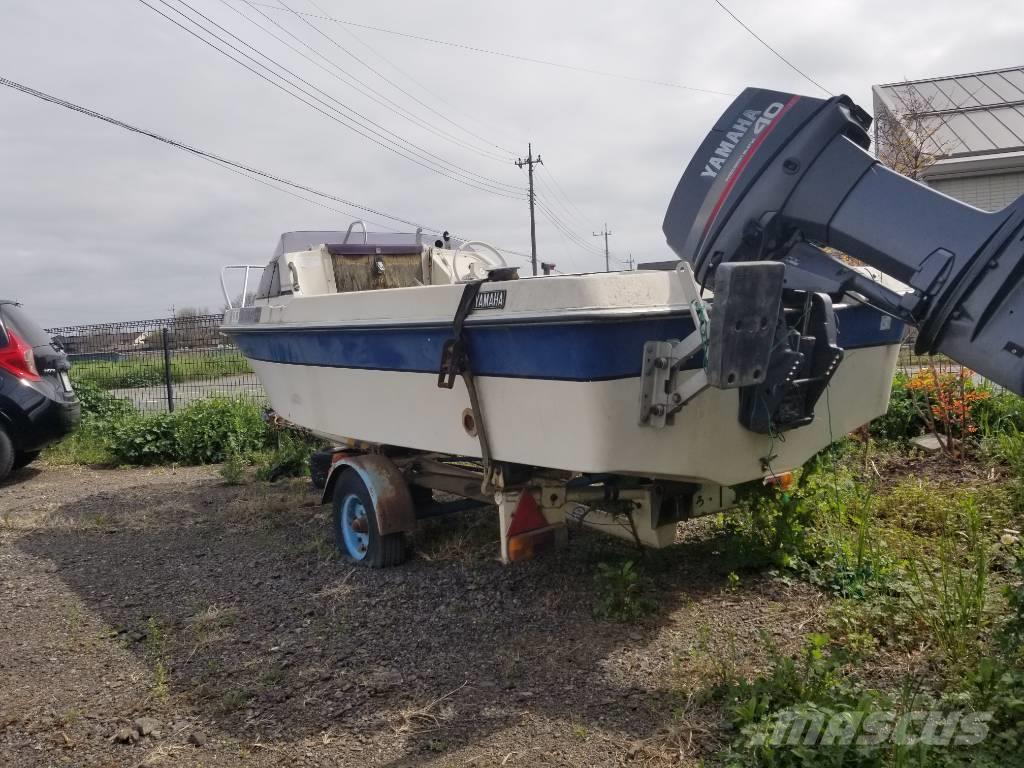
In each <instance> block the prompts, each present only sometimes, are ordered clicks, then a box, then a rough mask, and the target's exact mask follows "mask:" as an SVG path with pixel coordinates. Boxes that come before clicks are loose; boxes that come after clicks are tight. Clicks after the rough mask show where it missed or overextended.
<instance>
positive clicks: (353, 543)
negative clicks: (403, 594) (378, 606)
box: [334, 470, 406, 568]
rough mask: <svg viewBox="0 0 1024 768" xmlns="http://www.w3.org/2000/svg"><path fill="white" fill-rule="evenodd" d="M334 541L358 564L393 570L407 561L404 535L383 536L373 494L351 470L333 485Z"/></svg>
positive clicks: (344, 554)
mask: <svg viewBox="0 0 1024 768" xmlns="http://www.w3.org/2000/svg"><path fill="white" fill-rule="evenodd" d="M334 541H335V545H336V546H337V547H338V551H339V552H341V554H342V555H343V556H344V557H345V558H346V559H347V560H349V561H350V562H352V563H354V564H355V565H362V566H365V567H367V568H390V567H391V566H394V565H400V564H401V563H402V562H404V561H405V555H406V546H405V536H404V534H401V533H390V534H388V535H387V536H381V534H380V531H378V529H377V514H376V512H375V510H374V508H373V500H372V499H371V498H370V492H369V491H368V490H367V488H366V484H365V483H364V482H363V480H362V478H361V477H359V475H358V473H356V472H353V471H351V470H348V471H346V472H345V473H344V474H343V475H342V476H341V477H340V478H338V483H337V485H335V486H334Z"/></svg>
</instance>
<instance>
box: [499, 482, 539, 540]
mask: <svg viewBox="0 0 1024 768" xmlns="http://www.w3.org/2000/svg"><path fill="white" fill-rule="evenodd" d="M547 524H548V521H547V520H545V519H544V515H543V514H541V511H540V507H538V506H537V500H536V499H535V498H533V494H532V493H530V492H529V491H523V492H522V493H521V494H520V495H519V504H517V505H516V511H515V513H514V514H513V515H512V522H510V523H509V524H508V536H509V538H511V537H512V536H516V535H518V534H520V533H525V532H526V531H533V530H536V529H537V528H544V527H545V526H546V525H547Z"/></svg>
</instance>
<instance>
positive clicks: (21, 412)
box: [0, 299, 82, 482]
mask: <svg viewBox="0 0 1024 768" xmlns="http://www.w3.org/2000/svg"><path fill="white" fill-rule="evenodd" d="M69 367H70V366H69V365H68V356H67V355H66V354H64V350H63V348H61V347H60V346H59V345H58V344H55V343H54V342H53V341H52V340H51V339H50V336H49V335H48V334H47V333H46V331H44V330H43V329H42V328H40V327H39V326H38V325H37V324H36V323H35V322H33V321H32V319H31V318H30V317H29V316H28V314H26V312H25V310H24V309H23V308H22V306H21V304H19V303H18V302H16V301H5V300H2V299H0V482H2V481H3V480H4V479H6V477H7V475H8V474H10V472H11V471H12V470H14V469H18V468H20V467H24V466H25V465H26V464H29V463H31V462H32V461H34V460H35V459H36V458H37V457H38V456H39V454H40V452H41V451H42V450H43V448H45V447H46V446H48V445H50V444H51V443H55V442H57V441H58V440H60V439H61V438H62V437H64V436H65V435H67V434H69V433H70V432H71V431H73V430H74V428H75V427H76V426H77V425H78V422H79V420H80V419H81V410H82V409H81V405H80V404H79V402H78V398H77V397H75V393H74V390H73V389H72V387H71V379H70V378H68V369H69Z"/></svg>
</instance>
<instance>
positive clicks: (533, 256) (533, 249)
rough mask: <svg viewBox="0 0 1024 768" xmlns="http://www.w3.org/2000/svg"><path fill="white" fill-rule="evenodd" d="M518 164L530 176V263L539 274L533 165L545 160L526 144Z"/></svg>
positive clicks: (541, 163) (534, 271)
mask: <svg viewBox="0 0 1024 768" xmlns="http://www.w3.org/2000/svg"><path fill="white" fill-rule="evenodd" d="M516 165H517V166H519V167H520V168H522V167H523V166H524V165H525V166H526V167H527V173H528V175H529V177H530V264H531V266H532V267H533V274H535V275H536V274H537V220H536V219H535V218H534V214H533V200H534V195H533V166H535V165H544V161H543V160H541V159H540V155H537V157H534V156H533V144H527V145H526V159H525V160H523V158H521V157H520V158H519V159H518V160H516Z"/></svg>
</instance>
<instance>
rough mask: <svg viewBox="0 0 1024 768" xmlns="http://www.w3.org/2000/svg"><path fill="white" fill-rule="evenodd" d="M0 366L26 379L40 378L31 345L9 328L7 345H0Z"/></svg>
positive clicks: (37, 379)
mask: <svg viewBox="0 0 1024 768" xmlns="http://www.w3.org/2000/svg"><path fill="white" fill-rule="evenodd" d="M0 368H3V369H4V370H5V371H10V372H11V373H13V374H14V375H15V376H17V377H18V378H19V379H26V380H27V381H39V378H40V377H39V370H38V369H37V368H36V357H35V353H34V352H33V351H32V347H30V346H29V345H28V344H27V343H26V342H24V341H22V340H21V338H20V337H19V336H18V335H17V334H16V333H15V332H14V331H12V330H10V329H8V331H7V346H5V347H0Z"/></svg>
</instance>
